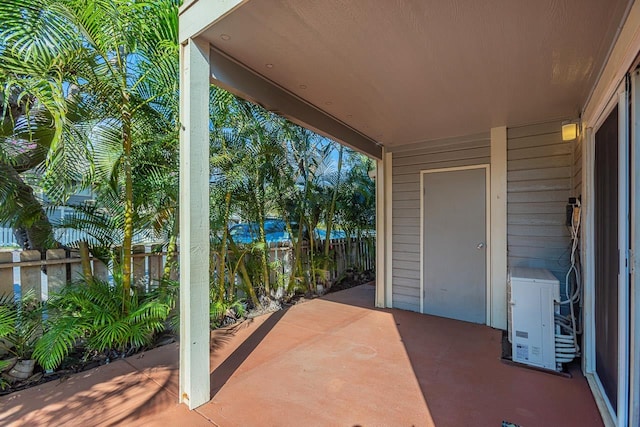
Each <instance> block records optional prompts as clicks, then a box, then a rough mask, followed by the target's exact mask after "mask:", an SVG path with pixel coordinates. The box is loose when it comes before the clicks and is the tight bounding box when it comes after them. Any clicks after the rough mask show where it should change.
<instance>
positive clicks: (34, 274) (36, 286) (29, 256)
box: [20, 251, 42, 300]
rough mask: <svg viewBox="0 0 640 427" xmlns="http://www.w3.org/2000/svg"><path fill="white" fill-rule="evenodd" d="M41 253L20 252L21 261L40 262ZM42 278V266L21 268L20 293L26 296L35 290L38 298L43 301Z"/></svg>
mask: <svg viewBox="0 0 640 427" xmlns="http://www.w3.org/2000/svg"><path fill="white" fill-rule="evenodd" d="M40 259H41V258H40V252H39V251H22V252H20V261H21V262H24V261H40ZM40 279H41V277H40V266H38V265H36V266H33V267H20V291H21V293H22V295H25V294H26V293H27V291H30V290H31V289H33V291H34V293H35V296H36V298H38V300H40V299H42V283H41V280H40Z"/></svg>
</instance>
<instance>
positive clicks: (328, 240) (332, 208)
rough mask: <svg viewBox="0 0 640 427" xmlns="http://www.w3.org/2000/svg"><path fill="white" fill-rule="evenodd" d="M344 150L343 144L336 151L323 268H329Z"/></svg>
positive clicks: (326, 269)
mask: <svg viewBox="0 0 640 427" xmlns="http://www.w3.org/2000/svg"><path fill="white" fill-rule="evenodd" d="M343 151H344V146H343V145H340V150H339V151H338V176H337V178H336V184H335V187H334V188H333V195H332V196H331V205H330V206H329V211H328V212H327V221H326V222H327V235H326V236H325V239H324V267H323V270H325V271H328V270H329V248H330V246H331V244H330V243H331V230H332V228H333V215H334V212H335V210H336V200H337V199H338V189H339V188H340V172H342V152H343Z"/></svg>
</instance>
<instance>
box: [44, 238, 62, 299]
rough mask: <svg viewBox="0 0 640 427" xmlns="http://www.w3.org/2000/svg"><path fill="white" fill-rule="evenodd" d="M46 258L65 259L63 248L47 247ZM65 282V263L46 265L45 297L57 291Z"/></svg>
mask: <svg viewBox="0 0 640 427" xmlns="http://www.w3.org/2000/svg"><path fill="white" fill-rule="evenodd" d="M46 256H47V260H52V259H65V258H66V251H65V250H64V249H49V250H47V253H46ZM66 283H67V265H66V264H55V265H47V297H49V296H51V294H52V293H53V292H57V291H59V290H60V289H62V287H63V286H64V285H65V284H66Z"/></svg>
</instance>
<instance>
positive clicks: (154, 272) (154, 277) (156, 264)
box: [149, 245, 164, 289]
mask: <svg viewBox="0 0 640 427" xmlns="http://www.w3.org/2000/svg"><path fill="white" fill-rule="evenodd" d="M157 252H162V245H156V246H154V247H152V248H151V254H150V255H149V287H150V288H151V289H155V288H157V287H158V286H160V279H162V273H163V272H164V270H163V265H162V255H158V254H157ZM154 253H155V254H154Z"/></svg>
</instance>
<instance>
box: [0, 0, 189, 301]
mask: <svg viewBox="0 0 640 427" xmlns="http://www.w3.org/2000/svg"><path fill="white" fill-rule="evenodd" d="M0 21H1V22H2V23H3V26H2V28H1V29H0V40H1V41H0V43H1V44H0V62H1V63H2V64H3V65H2V75H3V77H5V78H6V85H7V87H11V88H13V87H17V88H20V90H21V91H23V92H24V93H25V94H28V96H30V97H32V98H33V99H35V100H36V102H37V104H38V106H39V108H40V109H42V110H44V111H46V112H47V114H49V115H50V117H51V120H52V123H53V129H54V134H53V137H52V140H51V144H50V148H49V150H48V152H47V158H46V169H45V171H44V177H43V182H42V183H43V187H44V189H45V191H46V192H47V194H48V195H49V196H50V197H52V198H54V199H56V200H63V199H64V197H65V195H67V194H68V193H69V192H70V191H72V190H73V189H74V187H77V186H78V183H80V184H79V185H80V186H84V187H88V186H91V187H93V188H95V189H96V191H97V192H98V193H99V194H101V195H103V196H104V195H105V194H108V193H112V195H111V197H106V196H105V197H104V200H111V201H114V202H115V201H117V203H111V204H110V205H111V207H114V206H118V205H121V206H122V209H121V212H119V213H118V215H116V217H118V218H119V220H118V221H116V223H121V224H122V240H121V242H122V253H121V265H122V274H123V286H122V289H123V292H125V293H128V292H129V289H130V287H131V246H132V239H133V234H134V222H136V221H137V219H138V218H137V216H138V211H137V207H136V205H135V203H136V201H139V200H140V197H134V167H133V165H134V162H135V161H136V153H137V152H138V151H140V150H142V149H143V147H145V148H146V147H147V145H148V144H150V143H152V142H156V143H159V144H162V142H163V141H164V142H165V143H166V144H167V145H168V146H169V147H168V150H167V152H175V146H176V135H177V119H176V118H177V89H178V87H177V86H178V85H177V82H178V79H177V76H178V62H177V49H178V48H177V1H172V0H165V1H158V2H142V1H131V0H111V1H101V0H10V1H6V2H3V3H1V4H0ZM70 89H72V92H73V96H71V97H69V96H68V92H69V91H70ZM69 98H71V100H70V99H69ZM74 106H77V107H78V108H80V109H81V110H82V111H83V112H85V113H86V114H84V115H83V116H82V120H80V121H71V120H70V119H69V113H70V111H71V110H72V107H74ZM158 135H160V136H161V137H160V138H158ZM168 135H172V136H171V137H167V136H168ZM159 139H160V141H158V140H159ZM174 157H175V156H174ZM147 166H150V165H148V164H147ZM155 170H156V171H158V172H160V171H161V170H162V168H156V169H155ZM174 181H175V180H174ZM149 187H150V186H146V188H149ZM174 194H175V192H174ZM147 199H148V198H147ZM162 205H163V206H164V207H167V208H168V209H169V208H170V209H169V210H165V209H161V211H162V215H165V216H166V215H170V216H171V215H173V216H175V214H173V213H170V211H171V212H175V203H174V201H170V202H167V203H162ZM116 210H117V209H116ZM123 301H124V300H123ZM123 309H126V307H123Z"/></svg>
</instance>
